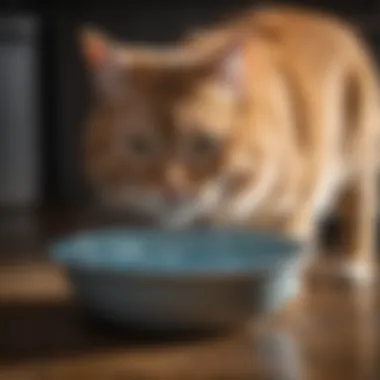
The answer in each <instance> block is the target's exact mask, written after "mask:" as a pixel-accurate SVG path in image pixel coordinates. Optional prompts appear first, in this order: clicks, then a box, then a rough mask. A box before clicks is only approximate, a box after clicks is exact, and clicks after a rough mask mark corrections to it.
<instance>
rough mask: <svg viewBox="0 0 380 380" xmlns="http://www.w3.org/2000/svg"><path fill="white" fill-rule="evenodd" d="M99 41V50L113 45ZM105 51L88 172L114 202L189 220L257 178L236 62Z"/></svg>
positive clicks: (175, 220)
mask: <svg viewBox="0 0 380 380" xmlns="http://www.w3.org/2000/svg"><path fill="white" fill-rule="evenodd" d="M91 43H98V44H101V43H102V42H101V41H99V40H98V41H94V40H93V41H92V42H91ZM99 46H100V47H99ZM99 46H97V47H96V49H95V50H94V51H95V52H97V53H99V49H100V48H104V49H105V51H106V50H107V47H105V46H103V45H99ZM94 51H93V52H94ZM93 52H92V54H93V56H92V59H94V57H98V56H97V55H96V54H94V53H93ZM107 54H108V53H107ZM107 54H106V55H105V56H104V57H100V60H99V61H97V63H98V64H99V66H98V68H97V69H96V70H95V79H96V80H97V90H98V91H99V96H98V98H97V103H96V106H95V107H94V109H93V112H92V114H91V115H90V118H89V121H88V124H87V128H86V130H85V169H86V173H87V175H88V178H89V180H90V182H91V184H92V185H93V187H94V189H95V190H97V191H98V192H99V193H101V194H102V196H103V197H104V198H105V199H106V200H107V201H108V202H110V203H112V204H113V205H114V206H116V207H124V206H125V207H132V208H135V209H137V210H138V211H141V212H144V213H146V214H148V215H150V216H153V217H156V218H159V219H161V220H162V221H163V222H165V223H168V224H179V225H180V224H187V223H189V222H191V221H193V220H195V219H197V218H198V217H203V216H207V215H208V214H210V213H213V212H214V211H215V209H217V208H218V207H221V206H223V205H222V203H223V200H224V199H225V198H226V196H227V193H228V192H229V191H231V190H232V187H233V186H235V185H236V186H238V185H239V184H243V183H244V181H246V180H248V179H249V180H252V175H254V167H253V166H254V165H251V166H250V167H249V168H247V167H245V164H246V163H247V162H249V161H250V160H247V158H246V157H244V155H249V156H250V158H252V157H253V156H254V155H255V154H257V153H259V152H258V151H257V150H255V149H252V147H253V146H252V145H251V144H250V143H249V141H248V140H249V138H248V139H247V137H248V136H247V135H246V134H244V133H240V132H239V130H238V125H239V117H240V116H239V115H241V112H239V111H241V109H240V107H241V106H242V104H241V102H240V98H239V93H238V91H237V90H238V88H237V87H236V86H235V85H236V83H234V81H235V80H237V78H236V77H235V75H236V70H239V68H237V67H235V66H233V65H236V64H237V62H233V61H231V60H230V61H228V62H222V63H221V65H217V66H214V67H213V68H211V69H210V68H209V67H207V69H206V68H205V67H201V66H199V65H195V66H189V67H179V66H176V67H172V66H170V65H169V66H168V65H166V64H164V65H154V64H153V65H152V64H149V65H145V66H144V65H141V64H138V65H136V64H135V65H132V64H131V63H130V62H129V61H128V60H127V59H126V58H125V57H126V55H125V54H124V55H123V54H121V55H120V56H117V54H115V55H114V56H113V57H112V56H111V55H109V56H108V55H107ZM121 56H123V57H124V58H121ZM127 61H128V62H127ZM239 169H241V171H239ZM237 174H239V175H240V174H242V175H241V176H239V175H237ZM245 174H246V177H245Z"/></svg>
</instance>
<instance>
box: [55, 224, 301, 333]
mask: <svg viewBox="0 0 380 380" xmlns="http://www.w3.org/2000/svg"><path fill="white" fill-rule="evenodd" d="M50 252H51V256H52V259H53V260H54V261H55V262H57V263H58V264H59V265H60V266H63V267H64V268H65V269H66V271H67V274H68V277H69V279H70V282H71V284H72V286H73V289H74V291H75V293H76V294H77V296H78V297H79V299H81V300H82V303H83V305H84V307H85V308H86V309H87V310H88V311H90V312H91V313H93V314H94V315H96V316H98V317H101V318H102V319H106V320H108V321H112V322H114V323H118V324H121V325H125V326H137V327H139V328H143V329H146V330H178V329H179V330H194V329H196V330H204V329H207V330H209V329H220V328H232V327H234V326H235V327H237V326H238V325H239V324H243V323H245V322H247V321H248V320H249V318H250V317H252V316H255V315H258V314H263V313H268V312H271V311H274V310H275V309H278V308H280V307H281V306H282V305H283V304H284V302H286V301H287V300H289V298H291V297H294V296H296V295H297V291H298V279H299V271H300V263H301V250H300V245H299V244H298V243H297V242H295V241H291V240H288V239H287V238H285V237H283V236H278V235H271V234H265V233H259V232H252V231H244V230H237V231H234V230H228V231H227V230H187V231H160V230H152V229H133V230H132V229H131V230H130V229H124V230H116V229H108V230H105V229H102V230H94V231H88V232H81V233H78V234H76V235H73V236H69V237H66V238H63V239H61V240H59V241H56V242H54V243H53V244H52V245H51V247H50Z"/></svg>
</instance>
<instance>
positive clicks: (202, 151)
mask: <svg viewBox="0 0 380 380" xmlns="http://www.w3.org/2000/svg"><path fill="white" fill-rule="evenodd" d="M219 147H220V144H219V140H218V139H217V138H216V137H215V136H213V135H210V134H207V133H199V134H197V135H195V136H192V137H191V138H190V140H189V141H188V149H189V153H190V154H191V155H192V156H196V157H200V158H203V157H209V156H213V155H215V154H216V153H218V151H219Z"/></svg>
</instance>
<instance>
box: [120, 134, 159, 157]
mask: <svg viewBox="0 0 380 380" xmlns="http://www.w3.org/2000/svg"><path fill="white" fill-rule="evenodd" d="M126 144H127V148H128V149H129V150H130V151H131V152H132V153H134V154H136V155H139V156H149V155H151V154H152V153H153V151H154V144H153V142H152V140H151V139H149V138H148V137H147V136H144V135H139V134H136V135H130V136H127V140H126Z"/></svg>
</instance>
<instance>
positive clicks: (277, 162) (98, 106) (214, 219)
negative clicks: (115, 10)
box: [80, 7, 380, 279]
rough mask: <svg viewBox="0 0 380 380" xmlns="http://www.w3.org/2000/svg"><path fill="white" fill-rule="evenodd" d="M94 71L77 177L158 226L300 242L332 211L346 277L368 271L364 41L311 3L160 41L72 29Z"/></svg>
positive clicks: (368, 66)
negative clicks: (197, 226) (259, 231)
mask: <svg viewBox="0 0 380 380" xmlns="http://www.w3.org/2000/svg"><path fill="white" fill-rule="evenodd" d="M80 44H81V50H82V55H83V57H84V62H85V63H86V67H87V69H88V71H89V72H90V73H91V78H92V79H93V84H94V87H93V90H94V91H93V92H94V94H95V96H94V97H93V104H92V108H91V110H90V113H89V116H88V119H87V121H86V126H85V143H84V151H85V168H86V173H87V175H88V179H89V181H90V182H91V183H92V185H93V187H94V188H95V189H97V190H98V191H99V192H100V193H101V194H102V195H103V196H104V198H105V199H107V200H108V201H110V202H111V203H113V204H114V206H116V207H123V206H126V207H133V208H135V209H137V210H139V212H144V213H146V214H148V215H151V216H153V217H154V218H156V219H157V221H159V223H161V224H163V225H167V226H171V227H178V226H191V225H192V224H194V223H195V222H196V221H198V220H204V221H206V222H207V223H209V224H211V225H242V226H245V227H247V226H248V227H251V226H252V228H253V227H255V228H268V229H271V230H276V231H280V232H281V233H284V234H288V235H289V236H291V237H293V238H295V239H299V240H301V241H304V242H313V241H315V240H316V238H317V236H318V230H319V222H320V220H321V218H323V217H324V216H325V215H326V214H327V213H330V212H332V211H333V210H336V211H337V212H338V213H340V214H341V215H343V217H342V222H343V224H344V229H343V231H344V232H343V234H345V236H344V240H345V242H346V246H345V247H344V249H345V252H346V253H347V254H348V255H349V258H350V259H349V260H348V264H347V269H349V270H348V271H347V273H349V274H350V275H352V276H353V277H354V278H356V279H368V278H370V277H371V268H373V266H372V262H373V259H374V247H373V244H374V219H375V211H376V174H377V164H378V160H377V158H376V148H377V141H378V130H379V127H380V125H379V123H380V114H379V112H380V110H379V106H380V97H379V81H378V78H377V73H376V67H375V63H374V60H373V58H372V56H371V53H370V51H369V49H368V48H367V46H366V44H365V42H364V39H363V38H362V37H361V36H360V34H359V33H358V32H357V31H355V30H354V29H353V28H352V27H351V26H350V25H348V24H346V23H345V22H344V21H342V20H339V19H338V18H335V17H334V16H331V15H327V14H324V13H321V12H317V11H315V10H308V9H301V8H291V7H272V8H270V7H269V8H267V9H260V10H253V11H248V12H246V13H245V14H244V15H243V16H241V17H238V18H237V19H234V20H231V21H229V22H224V23H221V24H219V25H213V26H210V28H209V29H206V30H203V31H199V32H196V33H193V34H192V33H190V34H189V35H186V36H184V37H183V38H181V40H180V41H178V42H176V43H175V44H173V45H171V46H167V47H163V48H154V47H152V46H148V45H145V46H143V45H130V44H127V43H122V42H119V41H117V40H116V39H114V38H110V37H109V36H107V35H105V34H103V33H100V32H99V31H94V30H92V29H84V30H83V31H82V33H81V36H80Z"/></svg>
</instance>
